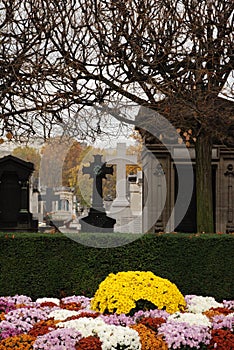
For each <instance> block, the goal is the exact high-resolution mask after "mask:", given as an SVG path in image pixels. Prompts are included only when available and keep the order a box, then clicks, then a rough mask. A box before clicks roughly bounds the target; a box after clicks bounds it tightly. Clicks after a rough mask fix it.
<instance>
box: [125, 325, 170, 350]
mask: <svg viewBox="0 0 234 350" xmlns="http://www.w3.org/2000/svg"><path fill="white" fill-rule="evenodd" d="M131 328H132V329H135V331H137V332H138V334H139V337H140V340H141V349H142V350H149V349H154V350H168V346H167V344H166V343H165V341H164V340H163V339H162V337H161V336H160V335H157V333H156V332H154V331H153V330H151V329H149V328H147V327H146V326H144V325H143V324H140V323H139V324H138V325H133V326H131Z"/></svg>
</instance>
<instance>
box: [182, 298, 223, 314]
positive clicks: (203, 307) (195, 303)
mask: <svg viewBox="0 0 234 350" xmlns="http://www.w3.org/2000/svg"><path fill="white" fill-rule="evenodd" d="M212 307H214V308H216V307H223V304H221V303H218V302H217V301H216V300H215V298H213V297H202V296H194V297H193V298H192V299H191V300H189V302H188V303H187V309H188V311H189V312H193V313H195V314H196V313H201V312H205V311H207V310H209V309H210V308H212Z"/></svg>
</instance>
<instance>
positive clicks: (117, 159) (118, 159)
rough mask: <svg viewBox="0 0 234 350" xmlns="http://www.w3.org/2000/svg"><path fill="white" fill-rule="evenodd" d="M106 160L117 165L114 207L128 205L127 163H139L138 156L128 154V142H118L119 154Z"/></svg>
mask: <svg viewBox="0 0 234 350" xmlns="http://www.w3.org/2000/svg"><path fill="white" fill-rule="evenodd" d="M106 160H107V162H108V164H114V165H116V198H115V200H114V201H113V204H112V207H113V206H114V207H128V206H129V201H128V200H127V197H126V194H127V179H126V165H128V164H137V156H136V155H128V154H126V143H118V144H117V154H116V155H113V156H111V155H110V156H107V157H106Z"/></svg>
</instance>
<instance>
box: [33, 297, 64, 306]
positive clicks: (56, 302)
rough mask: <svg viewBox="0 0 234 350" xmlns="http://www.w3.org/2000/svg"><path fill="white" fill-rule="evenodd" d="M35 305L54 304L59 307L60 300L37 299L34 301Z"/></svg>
mask: <svg viewBox="0 0 234 350" xmlns="http://www.w3.org/2000/svg"><path fill="white" fill-rule="evenodd" d="M36 303H37V304H42V303H54V304H56V305H58V306H59V304H60V300H59V299H58V298H38V299H37V300H36Z"/></svg>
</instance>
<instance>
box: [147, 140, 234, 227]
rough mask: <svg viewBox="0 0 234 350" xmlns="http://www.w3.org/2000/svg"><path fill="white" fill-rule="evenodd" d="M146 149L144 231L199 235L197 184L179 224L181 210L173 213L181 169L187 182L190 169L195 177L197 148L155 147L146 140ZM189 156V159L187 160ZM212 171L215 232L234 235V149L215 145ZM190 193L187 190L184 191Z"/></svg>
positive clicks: (172, 144)
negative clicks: (197, 224) (195, 233)
mask: <svg viewBox="0 0 234 350" xmlns="http://www.w3.org/2000/svg"><path fill="white" fill-rule="evenodd" d="M145 146H146V147H145V149H144V151H143V154H142V166H143V174H144V186H143V207H144V215H143V229H144V231H145V232H146V231H150V232H160V231H168V232H170V231H177V232H197V227H196V186H195V181H194V186H193V188H192V190H191V192H192V193H191V200H190V203H189V206H188V208H187V211H186V213H185V215H184V217H183V218H182V220H181V221H180V222H179V223H177V221H178V220H177V215H178V213H177V210H179V209H178V208H177V209H176V208H175V210H174V207H175V202H176V196H177V193H178V185H179V184H178V175H177V171H178V169H179V170H182V173H183V174H184V176H185V177H184V179H186V174H188V172H189V168H191V167H192V169H193V177H194V178H195V176H196V171H195V162H196V161H195V150H194V148H193V147H191V148H186V149H185V147H184V146H183V145H180V144H178V143H171V144H168V145H166V146H165V145H163V143H161V142H157V141H156V139H154V143H152V142H147V139H146V141H145ZM188 152H189V158H188V157H187V153H188ZM212 168H213V179H212V186H213V208H214V225H215V231H216V232H223V233H229V232H234V148H228V147H225V146H223V145H214V147H213V152H212ZM188 175H189V174H188ZM182 188H183V184H182ZM187 190H189V189H187ZM187 190H186V186H185V188H184V191H187ZM184 193H185V192H184ZM155 218H156V222H155ZM175 223H176V224H175Z"/></svg>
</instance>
